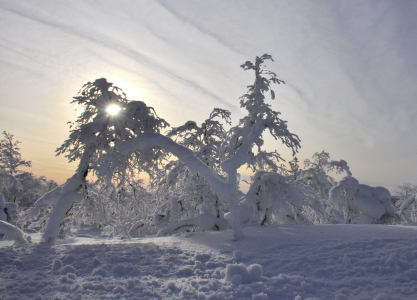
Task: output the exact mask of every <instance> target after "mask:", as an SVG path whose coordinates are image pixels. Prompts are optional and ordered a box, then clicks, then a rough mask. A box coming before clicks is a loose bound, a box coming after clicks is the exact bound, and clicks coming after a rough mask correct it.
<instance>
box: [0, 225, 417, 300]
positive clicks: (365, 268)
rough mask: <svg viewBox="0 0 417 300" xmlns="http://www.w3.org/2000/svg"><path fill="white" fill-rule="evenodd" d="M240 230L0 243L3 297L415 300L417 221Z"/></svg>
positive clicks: (0, 286)
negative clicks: (237, 235) (238, 236)
mask: <svg viewBox="0 0 417 300" xmlns="http://www.w3.org/2000/svg"><path fill="white" fill-rule="evenodd" d="M243 231H244V234H245V236H246V237H245V239H243V240H241V241H238V242H232V241H231V236H232V233H231V231H230V230H225V231H221V232H193V233H184V234H180V235H176V236H171V237H160V238H138V239H132V240H129V241H115V240H107V239H103V238H99V237H95V238H93V237H88V236H87V235H84V236H78V237H74V238H71V239H65V240H63V239H60V240H58V242H57V244H56V245H54V246H48V245H45V244H40V243H38V242H37V240H38V239H39V236H37V235H36V234H33V235H32V239H33V241H34V242H33V243H32V244H30V245H29V246H28V247H14V246H11V244H12V243H11V242H6V241H0V299H16V300H22V299H295V300H301V299H337V300H343V299H378V300H382V299H390V300H391V299H401V300H403V299H417V227H416V226H387V225H316V226H297V225H295V226H269V227H252V228H244V229H243Z"/></svg>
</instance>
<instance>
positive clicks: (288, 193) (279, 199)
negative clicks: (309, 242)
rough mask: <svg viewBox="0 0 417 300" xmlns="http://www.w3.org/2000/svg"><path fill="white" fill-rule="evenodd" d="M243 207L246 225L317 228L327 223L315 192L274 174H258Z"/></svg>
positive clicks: (301, 184) (260, 172) (261, 172)
mask: <svg viewBox="0 0 417 300" xmlns="http://www.w3.org/2000/svg"><path fill="white" fill-rule="evenodd" d="M242 206H243V207H242V208H241V209H243V210H246V213H245V214H243V215H242V217H243V218H242V221H243V222H245V223H249V225H251V224H256V225H270V224H318V223H326V221H327V220H326V216H325V213H324V209H323V207H322V205H321V199H320V196H319V195H318V194H317V193H316V191H315V190H313V189H312V188H311V187H309V186H307V185H304V184H303V183H301V182H298V181H295V180H292V179H290V178H286V177H284V176H282V175H280V174H277V173H271V172H264V171H259V172H257V173H256V174H255V175H254V176H253V182H252V184H251V186H250V188H249V191H248V192H247V194H246V195H245V199H244V201H243V202H242ZM245 207H246V208H245ZM248 216H249V218H248ZM245 218H246V220H245Z"/></svg>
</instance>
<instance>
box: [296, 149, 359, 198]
mask: <svg viewBox="0 0 417 300" xmlns="http://www.w3.org/2000/svg"><path fill="white" fill-rule="evenodd" d="M312 158H313V160H309V159H305V160H304V166H305V168H306V169H305V170H301V171H300V173H299V175H298V176H297V180H298V181H301V182H302V183H304V184H306V185H308V186H310V187H312V188H313V189H314V190H316V191H317V193H319V195H320V197H321V198H322V199H328V197H329V192H330V189H331V188H332V187H333V186H334V185H335V184H336V181H335V179H334V178H333V177H332V176H330V175H329V174H328V172H330V171H333V170H334V171H336V173H338V174H340V173H341V172H346V175H347V176H352V173H351V172H350V169H349V167H348V165H347V163H346V161H344V160H340V161H334V160H330V154H329V153H328V152H326V151H325V150H323V151H322V152H316V153H314V154H313V157H312Z"/></svg>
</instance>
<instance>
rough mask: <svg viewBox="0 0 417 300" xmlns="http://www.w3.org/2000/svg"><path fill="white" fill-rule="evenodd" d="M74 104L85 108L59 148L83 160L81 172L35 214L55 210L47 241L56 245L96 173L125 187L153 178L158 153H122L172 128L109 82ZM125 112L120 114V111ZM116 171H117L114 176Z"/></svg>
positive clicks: (92, 86)
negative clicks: (130, 143)
mask: <svg viewBox="0 0 417 300" xmlns="http://www.w3.org/2000/svg"><path fill="white" fill-rule="evenodd" d="M71 103H72V104H78V105H79V106H81V107H82V109H83V110H82V112H81V114H80V115H79V117H78V118H77V120H76V121H75V122H74V123H71V126H70V128H72V130H71V132H70V136H69V138H68V139H67V140H66V141H65V142H64V143H63V144H62V145H61V146H60V147H59V148H58V149H57V155H60V154H66V157H67V158H68V159H69V161H76V160H79V164H78V167H77V170H76V173H75V174H74V175H73V176H72V177H71V178H70V179H69V180H68V181H67V183H65V184H64V185H63V186H62V187H60V188H59V189H55V190H53V191H51V192H50V193H47V194H45V195H44V196H43V197H41V198H40V199H39V200H38V201H37V203H36V204H35V207H34V208H33V210H32V212H29V213H28V214H31V215H35V214H36V212H37V211H39V209H40V207H42V206H43V205H44V204H49V205H53V206H54V208H53V210H52V213H51V217H50V218H49V221H48V225H47V227H46V229H45V233H44V236H43V238H44V240H45V241H47V242H51V243H53V242H54V240H55V239H56V236H57V234H58V232H59V230H60V229H61V228H62V226H63V224H64V219H65V217H66V216H68V214H69V212H70V210H71V209H72V208H73V206H74V204H75V203H77V202H79V201H82V200H83V199H86V196H87V190H88V186H89V184H88V182H87V180H86V177H87V175H88V174H89V173H90V172H91V173H93V174H94V175H97V176H98V181H99V182H103V181H106V182H107V183H110V182H111V183H112V184H114V185H115V186H116V187H117V188H123V187H124V185H125V184H128V183H129V182H130V181H132V180H134V179H135V178H136V176H137V174H138V171H145V172H148V173H149V174H150V175H151V176H152V175H153V174H154V172H155V170H156V169H157V168H158V164H160V163H161V160H163V157H164V154H163V153H162V152H161V151H160V150H158V149H156V150H155V149H144V150H142V151H133V152H131V153H129V155H122V154H120V153H119V145H120V144H121V143H123V142H125V141H127V140H129V139H132V138H135V137H137V136H138V135H140V134H146V133H159V132H160V130H161V129H163V128H165V127H167V126H168V123H166V122H165V121H164V120H163V119H160V118H159V117H158V116H157V115H156V113H155V112H154V110H153V108H151V107H148V106H146V104H145V103H143V102H141V101H129V100H128V99H127V98H126V95H125V94H124V93H123V91H122V90H121V89H120V88H118V87H116V86H113V84H112V83H109V82H107V80H106V79H105V78H100V79H97V80H96V81H94V82H88V83H87V84H85V85H84V86H83V88H82V89H81V90H80V92H79V94H78V95H77V96H76V97H74V100H73V101H72V102H71ZM109 108H112V109H115V108H117V110H118V111H119V112H118V113H117V114H114V113H113V112H114V110H109ZM109 169H111V171H109Z"/></svg>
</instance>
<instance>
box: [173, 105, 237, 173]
mask: <svg viewBox="0 0 417 300" xmlns="http://www.w3.org/2000/svg"><path fill="white" fill-rule="evenodd" d="M230 115H231V114H230V111H228V110H225V109H220V108H215V109H214V110H213V111H212V112H211V113H210V116H209V118H208V119H207V120H205V121H204V122H203V123H202V124H201V125H200V126H198V125H197V123H196V122H194V121H188V122H186V123H185V124H184V125H182V126H179V127H175V128H173V129H172V130H171V131H169V132H168V133H167V136H169V137H175V139H176V141H177V142H178V143H179V144H180V145H183V146H186V147H187V148H189V149H192V150H193V151H194V152H196V154H197V157H198V158H200V159H201V160H202V161H203V162H204V163H205V164H206V165H208V166H210V167H212V168H214V169H215V170H217V171H219V166H220V162H221V160H222V157H221V153H220V147H221V144H222V143H223V141H224V140H225V139H226V138H227V132H226V130H225V128H224V127H223V124H222V123H221V120H223V121H224V122H225V123H226V124H228V125H231V118H230Z"/></svg>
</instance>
